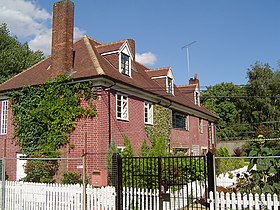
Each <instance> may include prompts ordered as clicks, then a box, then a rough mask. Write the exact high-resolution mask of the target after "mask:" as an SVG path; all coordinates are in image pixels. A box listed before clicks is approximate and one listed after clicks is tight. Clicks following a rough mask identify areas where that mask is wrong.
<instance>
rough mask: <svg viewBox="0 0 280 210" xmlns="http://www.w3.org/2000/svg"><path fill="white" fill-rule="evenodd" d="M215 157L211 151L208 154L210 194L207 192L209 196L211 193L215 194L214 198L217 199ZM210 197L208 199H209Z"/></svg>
mask: <svg viewBox="0 0 280 210" xmlns="http://www.w3.org/2000/svg"><path fill="white" fill-rule="evenodd" d="M214 167H215V165H214V155H213V153H211V152H210V151H209V152H208V153H207V171H208V192H205V193H207V194H208V195H209V192H210V191H212V192H213V198H214V199H215V196H216V195H215V194H216V190H215V172H214ZM208 195H207V197H206V199H207V198H208Z"/></svg>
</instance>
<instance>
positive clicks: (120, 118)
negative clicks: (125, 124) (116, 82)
mask: <svg viewBox="0 0 280 210" xmlns="http://www.w3.org/2000/svg"><path fill="white" fill-rule="evenodd" d="M118 96H121V117H118ZM124 97H126V103H127V104H126V106H127V118H124V117H123V110H124V109H123V102H124ZM128 99H129V97H128V96H127V95H124V94H121V93H116V118H117V119H118V120H125V121H129V107H128Z"/></svg>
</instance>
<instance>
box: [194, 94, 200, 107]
mask: <svg viewBox="0 0 280 210" xmlns="http://www.w3.org/2000/svg"><path fill="white" fill-rule="evenodd" d="M194 103H195V104H197V105H198V106H200V92H199V91H198V90H195V91H194Z"/></svg>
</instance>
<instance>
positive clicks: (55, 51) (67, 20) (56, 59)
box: [51, 0, 74, 78]
mask: <svg viewBox="0 0 280 210" xmlns="http://www.w3.org/2000/svg"><path fill="white" fill-rule="evenodd" d="M73 28H74V3H73V2H72V1H70V0H63V1H60V2H56V3H54V5H53V25H52V52H51V59H52V64H51V77H52V78H55V77H57V76H58V75H59V74H69V73H70V69H71V68H73Z"/></svg>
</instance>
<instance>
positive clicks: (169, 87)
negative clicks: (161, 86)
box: [167, 77, 174, 94]
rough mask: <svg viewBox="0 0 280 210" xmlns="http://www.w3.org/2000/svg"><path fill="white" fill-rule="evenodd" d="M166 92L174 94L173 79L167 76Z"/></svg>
mask: <svg viewBox="0 0 280 210" xmlns="http://www.w3.org/2000/svg"><path fill="white" fill-rule="evenodd" d="M167 93H170V94H174V88H173V79H172V78H170V77H167Z"/></svg>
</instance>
